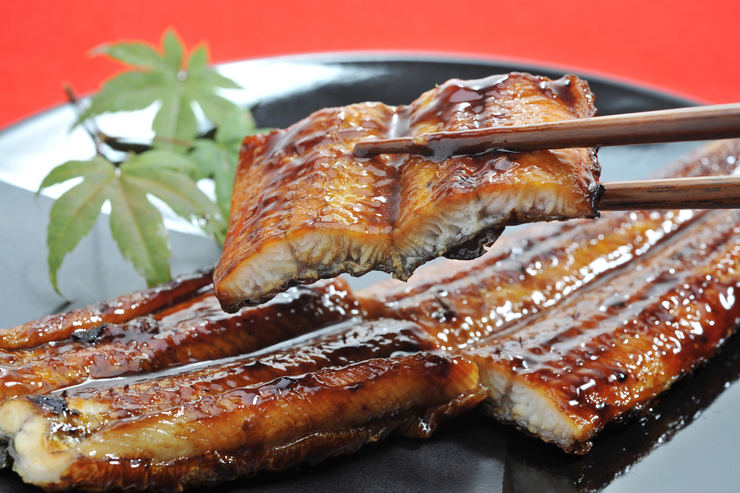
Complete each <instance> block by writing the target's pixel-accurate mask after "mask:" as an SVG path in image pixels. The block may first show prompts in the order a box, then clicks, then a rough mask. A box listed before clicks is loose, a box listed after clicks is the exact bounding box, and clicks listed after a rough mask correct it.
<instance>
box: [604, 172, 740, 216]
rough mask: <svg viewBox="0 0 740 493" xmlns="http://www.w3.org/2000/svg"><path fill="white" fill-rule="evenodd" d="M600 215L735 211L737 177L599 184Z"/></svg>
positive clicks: (739, 191)
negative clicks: (610, 212) (600, 191)
mask: <svg viewBox="0 0 740 493" xmlns="http://www.w3.org/2000/svg"><path fill="white" fill-rule="evenodd" d="M600 186H601V187H602V191H603V193H602V195H601V198H600V199H599V202H598V205H597V208H598V209H599V210H601V211H634V210H667V209H738V208H740V175H732V176H704V177H697V178H670V179H658V180H638V181H621V182H610V183H601V185H600Z"/></svg>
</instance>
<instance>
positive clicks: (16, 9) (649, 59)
mask: <svg viewBox="0 0 740 493" xmlns="http://www.w3.org/2000/svg"><path fill="white" fill-rule="evenodd" d="M0 5H2V15H1V16H0V19H2V20H0V26H1V27H2V29H0V44H1V45H2V47H3V54H2V64H0V65H1V66H0V88H1V89H2V90H1V91H0V127H3V126H6V125H8V124H12V123H13V122H15V121H18V120H19V119H21V118H23V117H26V116H29V115H30V114H33V113H36V112H39V111H42V110H44V109H46V108H49V107H50V106H53V105H55V104H58V103H60V102H63V101H64V95H63V92H62V83H63V82H69V83H71V84H72V86H73V87H74V89H75V90H76V91H77V92H78V93H87V92H90V91H94V90H96V89H97V88H98V87H99V86H100V83H101V82H102V81H103V80H104V79H105V78H106V77H107V76H109V75H111V74H113V73H115V72H116V71H117V70H118V69H119V66H118V65H117V64H115V63H113V62H111V61H109V60H106V59H104V58H102V57H94V58H91V57H89V56H88V52H89V50H90V49H92V48H94V47H95V46H97V45H99V44H101V43H104V42H108V41H116V40H122V39H129V40H131V39H143V40H147V41H150V42H152V43H157V44H158V43H159V40H160V37H161V35H162V33H163V31H164V29H165V28H167V27H174V28H175V29H176V30H177V31H178V32H179V34H180V35H181V36H182V38H183V39H184V41H185V43H186V44H187V45H188V47H192V46H194V45H195V44H196V43H198V42H201V41H206V42H207V43H208V45H209V46H210V51H211V56H212V61H213V62H224V61H232V60H238V59H244V58H256V57H264V56H273V55H282V54H295V53H305V52H333V51H352V50H401V51H423V52H443V53H446V54H461V55H473V56H483V57H488V58H506V59H512V58H513V59H519V60H522V61H525V62H528V63H543V64H547V65H554V66H560V67H565V68H570V69H580V70H583V71H587V72H591V73H596V74H600V75H606V76H612V77H617V78H620V79H623V80H627V81H632V82H637V83H641V84H643V85H648V86H652V87H657V88H660V89H663V90H667V91H670V92H674V93H677V94H679V95H683V96H688V97H692V98H694V99H698V100H700V101H705V102H707V103H727V102H736V101H740V83H739V82H738V81H739V80H740V63H738V50H737V47H738V45H739V44H740V41H739V39H740V36H739V35H738V29H739V28H740V1H737V0H705V1H703V2H695V1H692V2H688V1H683V0H677V1H674V2H654V1H650V0H621V1H609V2H606V1H604V2H595V1H590V2H589V1H585V0H557V1H554V0H553V1H544V2H543V1H531V0H520V1H504V0H498V1H492V0H476V1H467V0H452V1H450V0H446V1H439V0H428V1H426V2H423V3H422V2H418V3H417V2H413V3H411V2H402V1H400V0H375V1H369V0H363V1H355V0H344V1H335V0H332V1H325V2H321V1H320V0H312V1H310V0H303V1H298V0H265V1H262V2H256V1H249V0H238V1H202V0H201V1H197V2H196V1H190V0H187V1H186V0H181V1H156V0H155V1H151V0H150V1H140V0H128V1H123V2H108V1H104V0H97V1H93V0H76V1H71V2H34V3H31V2H17V1H16V2H9V1H7V0H5V1H4V2H3V3H2V4H0Z"/></svg>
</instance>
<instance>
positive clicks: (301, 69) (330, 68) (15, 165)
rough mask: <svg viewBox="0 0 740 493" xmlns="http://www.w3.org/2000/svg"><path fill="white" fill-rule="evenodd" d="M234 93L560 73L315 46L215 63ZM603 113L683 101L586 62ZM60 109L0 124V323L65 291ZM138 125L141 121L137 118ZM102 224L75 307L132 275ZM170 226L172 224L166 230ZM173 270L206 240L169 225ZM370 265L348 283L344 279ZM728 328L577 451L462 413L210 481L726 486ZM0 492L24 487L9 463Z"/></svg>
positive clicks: (653, 164)
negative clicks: (426, 428) (585, 451)
mask: <svg viewBox="0 0 740 493" xmlns="http://www.w3.org/2000/svg"><path fill="white" fill-rule="evenodd" d="M221 70H222V71H223V72H224V73H226V74H227V75H229V76H231V77H233V78H235V79H236V80H238V81H239V82H240V83H241V84H242V85H244V87H245V88H246V91H245V92H244V93H243V94H235V95H233V97H234V98H235V99H236V100H238V101H239V102H241V103H243V104H245V105H250V106H253V107H254V114H255V117H256V119H257V121H258V123H259V124H260V125H262V126H276V127H283V126H287V125H290V124H291V123H293V122H295V121H297V120H299V119H300V118H303V117H305V116H307V115H308V114H310V113H311V112H312V111H315V110H317V109H319V108H322V107H325V106H338V105H344V104H349V103H354V102H359V101H367V100H381V101H384V102H387V103H390V104H404V103H409V102H411V101H412V100H413V99H415V98H416V97H417V96H418V95H419V94H421V93H422V92H423V91H426V90H428V89H430V88H431V87H434V85H435V84H440V83H442V82H444V81H445V80H447V79H449V78H452V77H458V78H478V77H484V76H488V75H491V74H495V73H503V72H509V71H512V70H519V71H529V72H532V73H537V74H541V75H547V76H550V77H559V76H560V75H562V74H563V72H562V71H558V70H554V69H546V68H537V67H530V66H522V65H512V64H505V63H497V62H489V61H481V60H459V59H440V58H434V57H419V56H410V55H409V56H406V55H387V54H383V55H372V54H370V55H368V54H349V55H326V56H320V55H313V56H299V57H289V58H275V59H266V60H254V61H246V62H238V63H233V64H227V65H224V66H222V67H221ZM578 75H582V76H584V77H586V78H587V79H588V80H589V81H590V83H591V87H592V89H593V91H594V93H595V94H596V103H597V106H598V108H599V111H600V114H614V113H623V112H631V111H645V110H656V109H664V108H671V107H677V106H685V105H688V104H691V102H690V101H686V100H682V99H678V98H676V97H672V96H670V95H665V94H661V93H657V92H654V91H649V90H644V89H641V88H638V87H633V86H629V85H625V84H621V83H616V82H611V81H609V80H603V79H598V78H593V77H588V74H578ZM73 118H74V115H73V113H72V111H71V109H70V108H69V107H66V106H64V107H59V108H57V109H55V110H52V111H49V112H46V113H43V114H40V115H38V116H36V117H33V118H31V119H29V120H27V121H25V122H22V123H21V124H19V125H16V126H14V127H11V128H9V129H6V130H5V131H3V132H1V133H0V156H2V157H0V211H1V212H0V327H8V326H12V325H15V324H17V323H22V322H25V321H27V320H29V319H34V318H38V317H41V316H43V315H45V314H47V313H51V312H54V311H56V310H58V309H60V307H61V306H63V305H64V303H65V300H64V299H62V298H60V297H59V296H58V295H56V294H55V293H54V291H53V290H52V288H51V286H50V285H49V282H48V275H47V272H46V247H45V229H46V224H47V217H48V210H49V207H50V204H51V203H52V199H51V198H49V197H45V196H39V197H34V194H33V192H32V190H35V188H36V187H37V186H38V183H39V182H40V180H41V179H42V178H43V176H44V175H45V174H46V172H48V170H49V169H50V168H51V167H53V166H55V165H57V164H59V163H61V162H62V161H64V160H67V159H71V158H81V159H85V158H87V157H89V156H90V155H91V152H92V149H91V146H90V144H89V142H87V140H86V137H85V136H84V135H83V136H80V135H78V134H77V133H74V132H73V133H71V134H70V133H68V129H69V126H70V124H71V122H72V119H73ZM144 126H146V124H144ZM696 146H697V144H695V143H686V144H671V145H653V146H640V147H623V148H609V149H604V150H602V151H601V153H600V159H601V162H602V165H603V168H604V173H603V179H604V180H605V181H609V180H623V179H632V178H638V177H642V176H645V175H647V174H649V173H650V172H651V171H653V170H656V169H657V168H659V167H660V166H662V165H664V164H667V163H668V162H670V161H671V160H673V159H674V158H676V157H677V156H679V155H681V154H683V153H685V152H686V151H688V150H690V149H692V148H694V147H696ZM106 223H107V221H105V220H101V221H99V222H98V224H97V225H96V227H95V228H94V231H93V232H92V233H91V235H90V236H89V237H87V238H86V239H85V240H83V242H82V243H81V245H80V246H79V247H78V249H77V250H76V251H75V252H74V253H72V254H71V255H70V256H69V257H68V258H67V260H66V261H65V263H64V265H63V267H62V270H61V271H60V284H61V288H62V290H63V292H64V293H65V295H66V296H67V297H70V298H73V300H74V301H73V303H72V305H68V306H78V305H83V304H87V303H90V302H94V301H97V300H99V299H102V298H106V297H110V296H115V295H118V294H122V293H125V292H129V291H131V290H133V289H138V288H141V287H143V282H142V281H141V279H139V278H138V276H137V275H136V274H135V273H134V272H133V269H132V268H131V267H130V266H129V265H127V264H126V263H125V262H124V261H123V260H122V259H121V258H120V254H119V253H118V251H117V249H116V248H115V245H114V244H113V242H112V239H111V237H110V233H109V231H108V225H107V224H106ZM176 229H177V228H176ZM171 234H172V243H173V262H172V265H173V271H174V272H175V273H180V272H191V271H193V270H195V269H196V268H198V267H200V266H201V265H205V264H209V263H212V262H214V261H215V260H217V258H218V254H219V252H218V249H217V248H216V247H215V245H214V244H213V243H212V242H211V241H210V240H208V239H206V238H204V237H202V236H197V235H193V234H190V233H189V232H187V230H184V231H173V232H172V233H171ZM377 278H378V276H373V277H366V278H361V279H357V280H352V283H353V285H354V286H355V287H358V286H361V285H365V284H367V283H369V282H373V280H374V279H377ZM738 375H740V339H739V338H738V337H735V338H732V339H730V340H729V341H728V343H727V344H726V346H725V347H724V348H723V349H722V350H721V352H720V353H719V355H718V356H717V357H716V358H715V359H714V360H712V361H711V362H710V363H709V365H707V367H706V368H704V369H702V370H701V371H699V372H697V373H696V375H695V376H694V377H693V378H690V379H686V380H685V381H683V382H680V383H679V384H678V385H676V387H675V388H674V389H672V390H671V391H670V392H669V393H668V394H667V395H665V396H664V398H663V399H662V400H661V402H660V403H659V404H658V405H657V406H656V408H655V410H654V412H653V413H651V414H650V415H648V416H646V417H644V418H642V419H634V420H632V421H630V422H628V423H626V424H623V425H615V426H612V427H611V428H609V429H607V430H606V431H605V432H604V433H603V434H602V435H601V436H600V437H599V438H598V439H597V440H596V443H595V445H594V448H593V451H592V452H591V453H590V454H589V455H587V456H584V457H574V456H569V455H566V454H564V453H562V452H561V451H560V450H559V449H557V448H555V447H553V446H549V445H546V444H543V443H541V442H539V441H537V440H534V439H531V438H528V437H525V436H524V435H522V434H521V433H519V432H517V431H516V430H514V429H512V428H510V427H506V426H502V425H499V424H496V423H495V422H493V421H492V420H490V419H487V418H484V417H482V416H480V415H477V414H475V413H473V414H471V415H469V416H463V417H461V418H459V419H457V420H455V421H453V422H451V423H448V424H447V425H446V426H444V427H443V428H442V429H440V430H439V431H438V432H437V433H436V434H435V436H434V437H433V438H432V439H430V440H427V441H419V440H408V439H398V438H394V439H390V440H388V441H386V442H385V443H382V444H375V445H370V446H367V447H366V448H365V449H363V451H361V452H360V453H359V454H354V455H351V456H346V457H340V458H337V459H334V460H330V461H327V462H325V463H322V464H319V465H317V466H314V467H308V466H306V467H303V468H300V469H298V470H295V471H289V472H287V473H281V474H265V475H261V476H259V477H257V478H252V479H245V480H239V481H236V482H232V483H227V484H224V485H222V486H220V487H218V488H216V489H214V490H212V491H217V492H237V491H250V492H256V491H267V492H277V491H291V492H303V491H306V492H308V491H322V492H324V493H331V492H346V491H409V492H413V491H419V492H421V491H424V492H437V491H439V492H442V491H445V492H446V491H487V492H489V491H490V492H497V491H507V492H509V491H522V492H530V491H563V492H566V491H567V492H574V491H609V492H616V491H652V492H671V493H674V492H681V491H737V488H738V485H739V484H740V469H739V468H737V467H735V465H734V463H735V461H736V459H737V458H738V457H740V424H738V422H737V420H736V419H735V416H737V415H738V410H740V385H736V384H734V382H735V381H736V380H737V378H738ZM0 491H37V490H36V489H35V488H33V487H29V486H25V485H23V484H22V482H21V481H20V479H19V478H18V477H17V476H16V475H15V474H14V473H12V472H10V471H7V470H6V471H1V472H0Z"/></svg>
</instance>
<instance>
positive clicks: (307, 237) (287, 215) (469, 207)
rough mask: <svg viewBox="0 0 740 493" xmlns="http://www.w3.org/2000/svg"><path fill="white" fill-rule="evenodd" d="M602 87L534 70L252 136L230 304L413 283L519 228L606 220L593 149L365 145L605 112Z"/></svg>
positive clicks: (238, 197) (223, 270)
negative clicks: (438, 149) (348, 279)
mask: <svg viewBox="0 0 740 493" xmlns="http://www.w3.org/2000/svg"><path fill="white" fill-rule="evenodd" d="M594 112H595V110H594V107H593V98H592V95H591V93H590V91H589V89H588V85H587V84H586V83H585V82H583V81H581V80H579V79H577V78H576V77H573V76H567V77H565V78H563V79H561V80H559V81H550V80H549V79H546V78H543V77H535V76H531V75H528V74H517V73H515V74H509V75H505V76H493V77H489V78H486V79H480V80H476V81H461V80H451V81H448V82H446V83H445V84H443V85H441V86H440V87H438V88H435V89H433V90H431V91H429V92H427V93H425V94H423V95H422V96H421V97H420V98H419V99H418V100H416V101H415V102H414V103H412V104H411V105H409V106H401V107H397V108H395V107H389V106H386V105H383V104H382V103H364V104H356V105H351V106H346V107H342V108H330V109H324V110H321V111H319V112H317V113H314V114H313V115H311V116H309V117H308V118H306V119H305V120H302V121H301V122H298V123H297V124H295V125H293V126H292V127H290V128H288V129H286V130H276V131H273V132H271V133H269V134H265V135H257V136H253V137H248V138H247V139H245V141H244V144H243V148H242V153H241V157H240V164H239V169H238V171H237V177H236V184H235V189H234V196H233V199H232V207H231V208H232V211H233V212H232V219H231V222H230V225H229V233H228V237H227V240H226V245H225V248H224V254H223V255H222V257H221V261H220V263H219V265H218V267H217V269H216V273H215V276H214V279H215V291H216V295H217V296H218V298H219V300H220V301H221V303H222V305H223V307H224V309H226V310H233V309H236V308H238V307H239V306H241V305H243V304H253V303H258V302H260V301H263V300H265V299H268V298H269V297H271V296H274V294H275V293H276V292H278V291H280V290H283V289H285V288H286V287H287V286H290V285H292V284H295V283H306V282H311V281H314V280H316V279H319V278H325V277H332V276H335V275H338V274H340V273H342V272H348V273H351V274H354V275H360V274H363V273H365V272H367V271H368V270H371V269H378V270H383V271H386V272H389V273H392V274H393V275H394V276H395V277H398V278H401V279H406V278H408V277H409V276H410V275H411V273H412V272H413V271H414V270H415V269H416V268H417V267H418V266H419V265H421V264H423V263H424V262H427V261H428V260H431V259H432V258H435V257H437V256H440V255H447V256H451V257H454V258H466V259H470V258H474V257H476V256H479V255H481V254H482V253H483V248H482V245H484V244H490V243H491V242H493V240H495V238H496V237H497V236H498V235H499V234H500V232H501V228H502V227H503V226H506V225H509V224H519V223H523V222H528V221H543V220H555V219H572V218H574V217H595V216H596V215H597V212H596V210H595V209H594V200H595V194H596V190H597V179H598V176H599V172H600V169H599V166H598V163H597V161H596V157H595V153H594V151H593V150H591V149H565V150H555V151H539V152H531V153H521V154H513V153H500V152H491V153H485V154H482V155H477V156H452V157H448V158H446V159H442V160H436V161H435V160H430V159H425V158H421V157H419V156H409V155H405V156H388V155H379V156H372V157H364V158H358V157H357V156H355V155H354V154H353V148H354V144H355V143H357V142H358V141H360V140H373V139H380V138H386V137H394V136H399V135H407V136H416V135H420V134H424V133H427V132H434V131H454V130H462V129H470V128H480V127H482V126H502V125H516V124H524V123H535V122H543V121H557V120H564V119H572V118H581V117H588V116H592V115H593V114H594Z"/></svg>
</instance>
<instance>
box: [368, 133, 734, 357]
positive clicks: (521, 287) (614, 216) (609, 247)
mask: <svg viewBox="0 0 740 493" xmlns="http://www.w3.org/2000/svg"><path fill="white" fill-rule="evenodd" d="M738 149H740V141H724V142H719V143H716V144H713V145H710V146H707V147H706V148H703V149H701V150H699V151H695V152H693V153H691V154H689V155H688V156H686V157H684V158H682V159H680V160H678V161H676V162H675V163H674V164H673V165H671V166H669V167H668V168H667V169H666V170H664V171H662V172H661V173H660V175H658V177H661V178H662V177H666V178H669V177H690V176H713V175H724V174H729V173H732V172H733V171H734V169H735V166H736V165H735V164H734V163H735V161H734V159H735V156H737V154H738ZM705 212H706V211H678V210H675V211H646V212H639V211H635V212H605V213H603V214H602V217H601V218H600V219H599V220H598V221H588V220H584V221H578V220H576V221H568V222H565V223H552V224H541V225H537V226H536V227H531V228H528V229H526V230H525V231H523V232H520V233H518V234H513V235H507V236H505V237H503V238H501V239H500V240H499V241H498V242H497V243H496V244H495V245H494V246H493V247H492V248H491V250H490V251H489V252H488V253H487V254H486V255H484V256H483V257H481V258H478V259H475V260H472V261H468V262H455V261H450V260H447V261H442V262H438V263H435V264H431V265H429V266H425V267H423V268H421V269H419V270H418V271H417V273H416V274H415V275H414V277H413V278H412V279H411V281H410V282H409V283H401V282H398V281H393V280H390V281H385V282H381V283H378V284H375V285H372V286H369V287H367V288H365V289H363V290H360V291H358V292H357V293H356V296H357V298H358V299H359V300H360V304H361V305H362V308H363V310H364V311H365V313H366V315H367V317H368V318H369V319H372V318H378V317H388V318H396V319H403V320H412V321H414V322H416V323H418V324H420V325H421V326H423V327H424V328H425V329H426V330H427V332H429V333H430V334H432V335H434V336H435V337H437V339H438V340H439V343H440V345H441V346H442V347H443V348H445V349H447V350H451V351H456V350H459V349H462V348H464V347H467V346H469V345H471V344H473V343H475V342H476V341H479V340H481V339H484V338H486V337H487V336H490V335H492V334H495V333H497V332H500V331H502V330H505V329H507V328H508V327H511V326H512V325H514V324H517V323H519V322H520V321H521V320H522V319H526V318H530V317H536V316H538V315H541V314H543V312H547V310H549V309H551V308H552V307H554V306H556V305H557V304H559V303H561V302H562V301H564V300H566V299H568V298H570V297H572V296H574V295H575V296H578V295H577V294H575V293H577V292H578V291H581V290H583V289H585V288H587V287H588V286H589V285H590V284H592V283H593V282H594V281H596V280H598V279H600V278H601V277H602V276H604V275H607V274H609V273H610V272H614V271H615V270H619V269H622V268H624V266H625V265H627V264H628V263H629V262H632V261H634V260H635V259H636V258H639V257H641V256H643V255H645V254H646V253H648V252H649V251H651V250H652V249H654V248H656V247H659V246H660V245H661V244H662V242H664V241H666V240H667V239H668V238H670V237H671V236H672V235H674V234H677V233H679V232H680V231H682V230H683V229H685V228H686V227H689V226H690V225H691V224H693V222H694V221H696V220H697V218H699V217H702V216H703V215H704V214H705Z"/></svg>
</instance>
